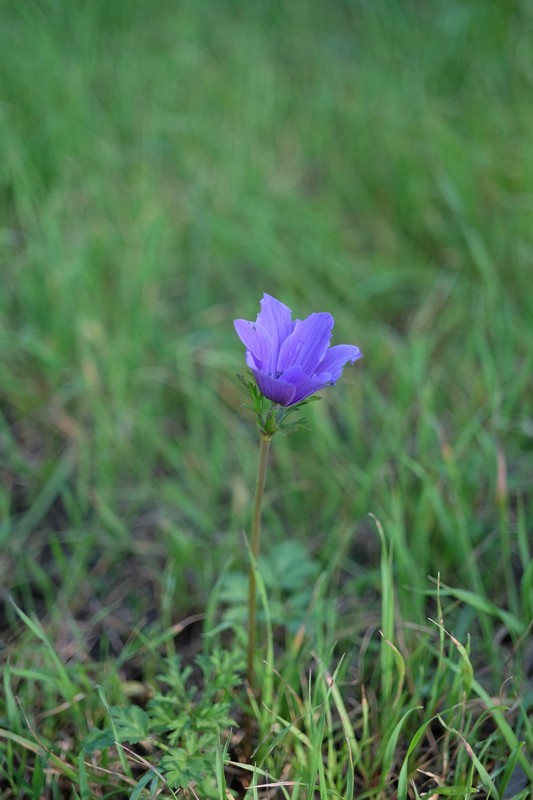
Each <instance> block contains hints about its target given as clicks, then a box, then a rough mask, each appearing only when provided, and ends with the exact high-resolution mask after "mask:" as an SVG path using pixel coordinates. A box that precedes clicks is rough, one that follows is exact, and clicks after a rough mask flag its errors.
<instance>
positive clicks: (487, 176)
mask: <svg viewBox="0 0 533 800" xmlns="http://www.w3.org/2000/svg"><path fill="white" fill-rule="evenodd" d="M0 18H1V26H0V86H1V87H2V88H1V104H0V131H1V133H0V136H1V145H2V153H3V157H2V163H1V166H0V176H1V177H0V210H1V219H2V222H1V232H0V247H1V261H2V291H1V293H0V324H1V335H0V387H1V388H0V395H1V405H0V408H1V424H2V430H1V437H0V447H1V452H2V454H1V461H2V466H1V470H2V476H3V481H2V490H1V493H2V496H1V500H0V503H1V505H0V512H1V514H2V522H1V528H0V541H1V542H2V547H3V550H4V552H5V554H6V555H5V557H4V558H3V560H2V564H3V571H4V575H3V576H2V580H3V583H4V585H6V586H7V587H8V588H9V589H10V590H11V591H12V592H13V593H14V596H15V597H16V598H17V600H18V601H19V602H21V603H22V604H23V607H25V608H26V609H28V608H29V609H32V608H36V609H37V610H38V611H39V612H40V613H41V614H42V613H43V608H46V609H47V613H49V614H50V615H52V617H53V616H54V615H56V614H60V615H61V614H62V615H64V614H65V613H67V612H66V609H68V614H72V615H73V617H75V618H76V619H78V620H80V619H82V618H86V617H90V619H94V618H95V616H98V613H100V612H99V609H101V608H102V607H107V608H114V607H120V608H121V609H122V610H123V614H124V615H125V616H124V619H125V621H124V630H123V631H122V632H121V635H123V636H124V638H127V630H128V626H129V625H131V624H132V623H133V622H135V623H136V622H137V621H138V620H139V619H140V618H150V616H151V615H152V617H153V616H157V615H158V614H159V613H160V609H161V608H163V611H165V609H166V612H165V613H166V614H167V617H166V620H167V621H170V620H171V619H174V617H175V616H177V617H180V615H182V614H183V613H185V612H186V611H187V610H189V609H191V608H193V609H198V608H203V606H204V605H205V602H206V596H207V594H208V592H209V589H210V587H211V586H212V585H213V582H214V580H215V579H216V577H217V575H218V574H219V572H220V570H221V568H222V566H223V565H224V564H226V563H227V560H228V559H234V561H235V562H236V563H237V564H240V565H241V566H242V564H244V563H245V562H246V555H245V550H244V546H243V540H242V531H243V529H245V528H246V527H247V525H248V515H249V503H250V496H251V491H252V488H253V482H254V473H255V461H256V446H257V431H256V429H255V426H254V421H253V418H252V416H251V415H249V414H248V413H247V412H246V411H245V410H243V409H242V408H241V403H243V402H244V401H245V397H244V393H243V390H242V387H241V385H240V383H239V382H238V380H237V379H236V378H235V374H236V373H237V372H239V371H243V369H244V357H243V355H244V354H243V348H242V345H241V343H240V342H239V340H238V339H237V337H236V335H235V333H234V330H233V324H232V320H233V319H234V318H235V317H244V318H246V319H253V318H255V315H256V313H257V311H258V308H259V305H258V304H259V300H260V297H261V295H262V293H263V292H264V291H266V292H269V293H270V294H273V295H274V296H276V297H278V298H279V299H280V300H282V301H283V302H285V303H286V304H288V305H289V306H291V308H292V309H293V310H294V313H295V315H296V316H299V317H305V316H307V315H308V314H309V313H311V312H312V311H330V312H331V313H332V314H333V315H334V317H335V320H336V327H335V332H334V343H343V342H345V343H354V344H357V345H359V347H360V348H361V350H362V351H363V353H364V360H363V361H362V362H358V363H357V364H356V365H355V366H354V367H351V368H348V369H347V370H346V371H345V375H344V376H343V379H342V381H341V382H340V383H339V384H338V386H337V387H336V388H335V389H329V390H325V391H324V392H323V400H322V402H321V403H317V404H313V405H312V407H311V408H310V412H309V416H310V427H311V431H300V432H298V433H297V434H294V435H291V436H289V437H286V438H282V437H277V438H276V440H275V442H274V447H273V450H274V452H273V460H272V471H271V473H270V476H269V485H268V507H267V510H266V524H265V540H264V547H265V552H268V551H269V548H271V547H272V546H273V544H274V543H276V542H280V541H283V540H284V539H286V538H288V537H290V538H291V539H294V540H295V541H299V542H301V543H303V544H304V545H305V547H306V548H308V549H309V552H312V553H314V554H315V556H316V557H317V558H318V559H320V560H322V562H323V563H325V564H326V563H328V560H329V559H330V557H331V556H332V555H333V554H335V553H337V554H338V553H339V552H340V551H341V550H342V553H343V565H342V573H341V577H340V578H339V580H340V582H341V584H342V586H343V590H344V591H346V593H347V595H348V596H349V597H351V600H350V602H351V603H357V602H358V601H356V600H354V598H355V597H358V596H361V595H364V594H365V592H371V591H372V588H373V587H374V589H375V587H376V586H377V582H378V578H377V577H376V576H377V572H376V570H377V564H378V553H379V540H378V538H377V536H376V534H375V532H374V527H373V523H372V522H371V521H370V520H369V519H368V516H367V514H368V513H369V512H373V513H375V514H376V515H377V516H378V517H379V518H380V519H381V521H382V523H383V525H384V527H385V530H386V534H387V536H388V537H389V538H390V539H392V540H393V541H394V543H395V560H396V569H397V574H398V591H399V592H400V593H403V594H404V596H405V597H406V598H409V603H410V613H412V614H413V618H415V619H418V618H424V613H423V608H424V603H425V600H424V596H423V595H422V594H421V593H418V594H417V593H413V587H414V588H416V589H420V590H423V589H427V588H428V582H427V578H426V576H427V575H428V574H431V575H433V576H436V574H437V573H438V572H441V574H442V577H443V579H445V580H446V581H447V582H450V583H453V582H455V583H457V584H459V585H461V586H464V587H467V588H470V589H473V590H475V591H477V592H479V593H480V594H485V595H488V596H490V597H491V598H492V599H493V600H495V601H496V602H501V603H502V605H505V606H507V607H511V608H514V609H515V610H516V609H517V608H518V607H520V606H522V607H524V603H525V605H526V607H525V610H526V612H527V603H528V602H531V604H532V606H533V600H531V598H530V596H529V594H528V591H530V588H529V589H528V587H530V583H531V581H530V582H529V583H528V584H527V586H526V591H525V593H524V591H522V595H521V596H520V589H519V581H520V578H521V576H522V574H523V572H524V570H525V569H526V565H527V561H528V558H529V554H528V553H527V547H526V542H527V537H528V535H530V534H528V531H529V530H530V529H529V528H528V524H529V523H528V519H530V513H531V496H530V492H531V463H532V455H533V453H532V449H533V392H532V382H531V375H532V367H533V311H532V309H533V288H532V278H533V269H532V255H533V243H532V237H531V231H532V230H533V225H532V222H533V220H532V211H533V148H532V144H531V143H532V134H533V104H532V102H531V97H532V88H533V87H532V84H533V61H532V55H531V53H532V51H531V41H532V35H533V7H532V5H531V4H530V3H528V2H518V1H516V2H512V0H509V1H508V2H505V3H503V2H496V0H469V2H464V0H435V1H434V2H415V1H414V0H412V1H411V2H409V1H406V2H401V3H398V2H392V0H391V2H385V1H384V0H375V1H373V2H371V1H370V0H368V1H366V2H365V0H359V1H358V2H357V1H355V0H354V1H353V2H350V1H349V0H344V2H342V1H341V0H335V1H334V2H328V3H321V2H311V1H307V0H295V1H294V2H281V1H280V0H270V1H269V2H266V0H254V2H244V0H226V1H224V2H222V1H221V2H198V1H197V0H196V1H193V0H182V1H180V2H170V0H155V1H154V2H150V3H143V2H140V0H128V1H127V2H126V0H113V2H108V1H107V0H105V1H104V0H91V2H66V1H65V2H52V1H51V0H48V1H47V0H45V1H44V2H36V1H34V0H26V2H24V3H19V2H4V3H3V4H2V7H1V9H0ZM498 464H499V472H498ZM498 475H499V479H498ZM502 514H504V515H505V522H504V523H502V519H503V517H502ZM502 553H503V554H504V557H502ZM373 596H374V595H372V594H368V597H367V602H369V603H371V602H372V600H371V598H372V597H373ZM528 597H529V600H528ZM368 598H370V599H368ZM532 613H533V611H532ZM11 618H12V617H11V612H8V621H9V619H11ZM468 624H469V622H468V620H467V621H466V622H465V626H466V627H468ZM119 632H120V631H119Z"/></svg>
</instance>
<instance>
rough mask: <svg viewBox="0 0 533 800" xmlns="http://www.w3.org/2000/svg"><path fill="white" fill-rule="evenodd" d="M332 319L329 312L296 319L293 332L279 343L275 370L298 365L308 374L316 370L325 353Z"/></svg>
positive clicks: (282, 370)
mask: <svg viewBox="0 0 533 800" xmlns="http://www.w3.org/2000/svg"><path fill="white" fill-rule="evenodd" d="M333 325H334V320H333V317H332V316H331V314H327V313H321V314H311V315H310V316H309V317H307V319H304V320H300V319H298V320H296V324H295V326H294V330H293V332H292V333H291V334H290V336H288V337H287V339H285V341H284V342H283V344H282V345H281V348H280V351H279V356H278V363H277V372H278V373H281V372H285V370H287V369H288V368H289V367H295V366H300V367H302V369H303V371H304V372H305V373H307V374H308V375H312V374H313V373H314V372H316V368H317V366H318V364H319V363H320V362H321V361H322V359H323V358H324V356H325V355H326V351H327V349H328V346H329V340H330V338H331V331H332V329H333Z"/></svg>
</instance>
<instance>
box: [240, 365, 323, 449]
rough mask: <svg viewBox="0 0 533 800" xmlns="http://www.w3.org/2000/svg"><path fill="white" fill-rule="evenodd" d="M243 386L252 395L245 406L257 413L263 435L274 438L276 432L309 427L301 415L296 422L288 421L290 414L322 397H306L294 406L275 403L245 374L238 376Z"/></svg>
mask: <svg viewBox="0 0 533 800" xmlns="http://www.w3.org/2000/svg"><path fill="white" fill-rule="evenodd" d="M237 377H238V378H239V380H240V381H241V383H242V384H243V386H244V387H245V388H246V390H247V392H248V394H249V395H250V400H251V404H249V403H244V404H243V405H244V408H247V409H248V410H249V411H251V412H252V413H253V414H255V415H256V418H257V425H258V427H259V430H260V431H261V434H262V436H265V437H267V438H269V439H270V438H272V436H274V434H275V433H277V432H278V431H281V432H282V433H291V432H292V431H295V430H298V428H307V427H308V426H307V419H306V418H305V417H301V418H300V419H297V420H295V421H294V422H287V421H286V420H287V418H288V417H289V415H291V414H293V413H294V412H295V411H300V409H302V408H303V407H304V406H306V405H307V404H308V403H311V402H313V401H315V400H320V399H321V398H320V397H318V396H317V395H312V396H311V397H306V398H305V400H302V401H301V402H300V403H295V404H294V405H293V406H282V405H280V404H279V403H274V402H273V401H272V400H269V399H268V397H265V395H264V394H262V393H261V391H260V390H259V387H258V386H257V384H256V382H255V381H254V380H248V379H247V378H245V377H244V375H238V376H237Z"/></svg>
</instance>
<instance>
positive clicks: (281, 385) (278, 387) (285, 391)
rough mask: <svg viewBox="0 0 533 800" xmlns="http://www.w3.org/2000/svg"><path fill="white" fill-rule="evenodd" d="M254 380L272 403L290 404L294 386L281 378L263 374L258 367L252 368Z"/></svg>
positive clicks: (294, 389)
mask: <svg viewBox="0 0 533 800" xmlns="http://www.w3.org/2000/svg"><path fill="white" fill-rule="evenodd" d="M252 372H253V373H254V377H255V380H256V382H257V385H258V386H259V389H260V391H261V392H262V393H263V394H264V395H265V397H268V399H269V400H272V401H273V402H274V403H279V404H280V406H290V405H291V403H292V398H293V397H294V393H295V391H296V387H295V386H294V385H293V384H291V383H287V382H286V381H284V380H282V379H281V378H272V377H271V376H270V375H265V373H264V372H261V371H260V370H258V369H252Z"/></svg>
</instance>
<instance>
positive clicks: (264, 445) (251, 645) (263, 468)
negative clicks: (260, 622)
mask: <svg viewBox="0 0 533 800" xmlns="http://www.w3.org/2000/svg"><path fill="white" fill-rule="evenodd" d="M271 439H272V436H267V435H265V434H264V433H262V434H261V444H260V447H259V464H258V467H257V480H256V482H255V498H254V508H253V516H252V536H251V540H250V550H251V561H250V570H249V584H248V586H249V593H248V668H247V673H246V674H247V677H248V684H249V686H250V689H251V691H252V692H255V686H254V682H255V680H254V656H255V643H256V611H257V603H256V580H255V571H256V569H257V560H258V558H259V543H260V539H261V505H262V502H263V492H264V489H265V481H266V472H267V464H268V451H269V449H270V440H271Z"/></svg>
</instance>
